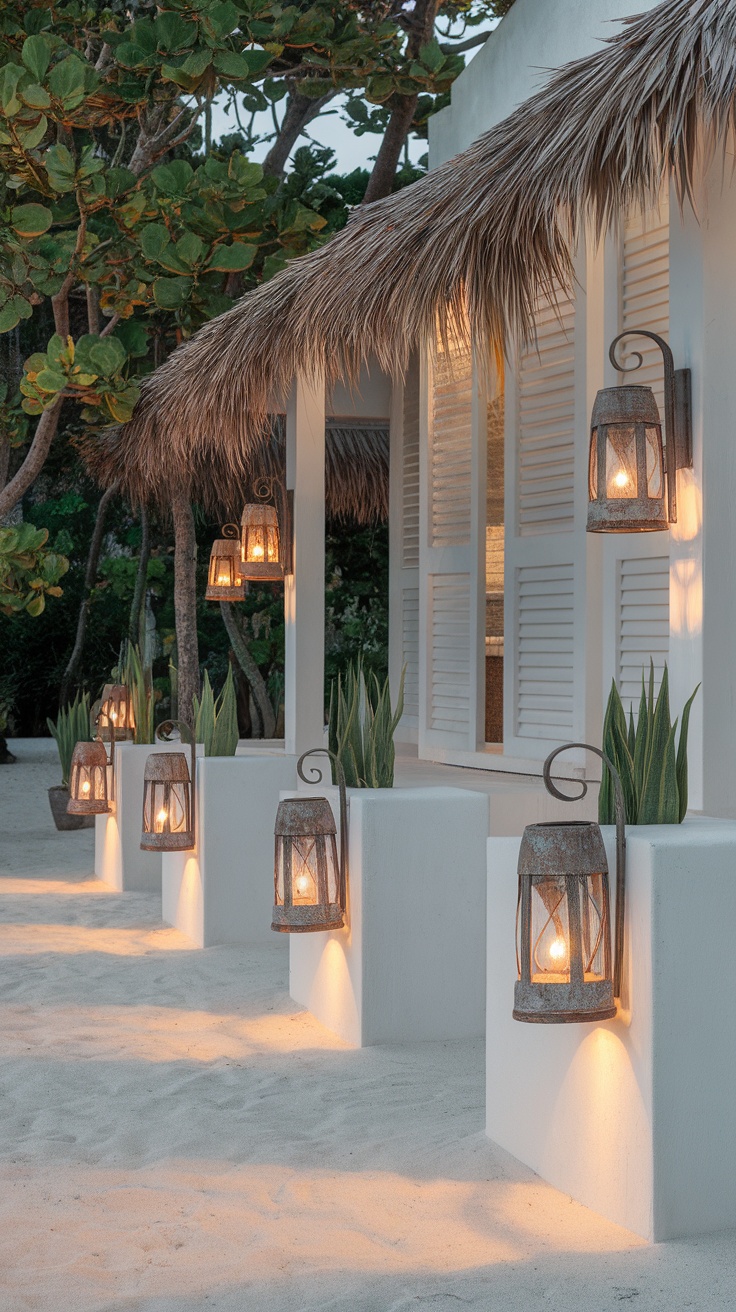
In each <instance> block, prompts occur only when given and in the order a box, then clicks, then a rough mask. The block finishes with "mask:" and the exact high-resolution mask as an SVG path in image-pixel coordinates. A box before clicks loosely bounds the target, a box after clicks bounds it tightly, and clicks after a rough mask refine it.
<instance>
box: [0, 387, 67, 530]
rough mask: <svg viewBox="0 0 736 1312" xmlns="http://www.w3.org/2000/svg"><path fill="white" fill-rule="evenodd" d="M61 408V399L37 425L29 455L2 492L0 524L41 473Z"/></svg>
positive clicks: (51, 406)
mask: <svg viewBox="0 0 736 1312" xmlns="http://www.w3.org/2000/svg"><path fill="white" fill-rule="evenodd" d="M61 407H62V399H61V397H59V398H58V399H57V400H56V401H54V403H53V405H50V406H49V408H48V410H44V412H43V414H42V415H41V417H40V419H39V421H38V424H37V425H36V431H35V433H34V434H33V441H32V442H31V445H30V447H29V448H28V455H27V456H26V458H25V460H24V461H23V464H22V465H21V467H20V469H19V470H18V472H17V473H16V474H14V475H13V477H12V478H11V480H10V482H9V483H6V484H5V487H4V488H3V489H2V491H1V492H0V523H1V522H2V521H3V520H4V519H5V517H6V516H7V515H9V514H10V512H11V510H12V509H13V506H15V505H16V504H17V503H18V502H19V501H20V499H21V497H22V496H23V495H24V494H25V493H26V492H27V491H28V489H29V487H30V486H31V483H33V482H35V480H36V479H37V478H38V475H39V474H40V473H41V470H42V469H43V467H44V464H45V462H46V457H47V455H48V453H49V450H50V448H51V443H52V442H53V440H54V436H55V434H56V429H57V428H58V425H59V415H60V414H61Z"/></svg>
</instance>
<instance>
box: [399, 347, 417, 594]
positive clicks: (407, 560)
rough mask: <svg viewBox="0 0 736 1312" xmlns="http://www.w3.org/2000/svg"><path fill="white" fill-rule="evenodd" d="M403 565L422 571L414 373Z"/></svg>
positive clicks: (408, 395)
mask: <svg viewBox="0 0 736 1312" xmlns="http://www.w3.org/2000/svg"><path fill="white" fill-rule="evenodd" d="M403 420H404V424H403V450H402V471H401V476H402V482H401V487H402V494H401V501H402V521H401V523H402V538H401V564H402V566H403V567H404V569H417V568H418V567H419V380H418V377H417V374H416V371H410V373H409V375H408V376H407V380H406V387H405V388H404V415H403Z"/></svg>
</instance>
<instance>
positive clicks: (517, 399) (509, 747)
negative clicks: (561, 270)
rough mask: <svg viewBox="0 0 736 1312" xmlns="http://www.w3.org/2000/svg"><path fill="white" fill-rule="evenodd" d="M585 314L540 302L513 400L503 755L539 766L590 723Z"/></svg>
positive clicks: (567, 304) (562, 302)
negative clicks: (583, 485)
mask: <svg viewBox="0 0 736 1312" xmlns="http://www.w3.org/2000/svg"><path fill="white" fill-rule="evenodd" d="M576 316H577V310H576V306H575V304H574V303H573V302H572V301H571V300H570V299H569V298H568V297H564V296H562V295H560V298H559V301H558V304H557V305H556V306H554V305H552V304H550V303H549V302H546V301H545V302H543V303H542V304H540V306H539V309H538V311H537V316H536V332H537V340H536V342H535V343H532V344H530V345H529V346H528V347H527V348H526V349H524V350H522V351H520V352H519V354H518V357H517V362H516V368H515V371H514V385H513V386H510V387H509V388H507V393H506V396H507V407H506V408H507V418H506V444H507V445H506V469H507V471H508V473H507V497H506V524H507V533H506V566H505V625H504V632H505V641H504V685H505V688H504V751H505V753H506V754H508V755H511V756H515V757H521V758H528V759H530V760H535V761H536V760H543V759H544V757H545V756H546V755H547V754H548V752H549V751H550V750H551V749H552V747H553V746H554V745H555V744H557V743H561V742H564V741H566V740H569V739H572V738H576V737H577V738H579V737H580V732H581V730H582V726H583V723H584V718H583V717H584V709H585V708H584V646H585V617H584V608H583V606H582V599H581V594H582V592H583V589H584V561H585V535H584V532H583V531H581V527H580V522H579V521H580V516H579V515H578V516H577V518H576V507H575V496H576V457H577V453H578V450H579V449H580V440H579V438H580V432H579V430H580V417H579V415H578V414H577V406H578V401H577V392H576V385H575V343H576V332H577V324H576ZM583 432H584V428H583Z"/></svg>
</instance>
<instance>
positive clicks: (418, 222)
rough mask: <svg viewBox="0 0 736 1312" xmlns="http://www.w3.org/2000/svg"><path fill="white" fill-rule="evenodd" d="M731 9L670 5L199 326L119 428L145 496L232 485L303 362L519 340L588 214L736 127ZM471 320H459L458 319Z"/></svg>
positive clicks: (643, 195)
mask: <svg viewBox="0 0 736 1312" xmlns="http://www.w3.org/2000/svg"><path fill="white" fill-rule="evenodd" d="M735 95H736V0H665V3H663V4H660V5H658V6H657V7H656V8H655V9H652V10H651V11H650V12H649V13H647V14H645V15H644V16H643V17H636V18H631V19H628V20H627V22H626V26H625V28H624V30H623V31H622V32H621V33H620V34H619V35H617V36H615V37H613V38H612V39H610V40H609V41H607V42H606V43H605V45H604V46H603V48H602V49H601V50H599V51H597V52H596V53H595V54H593V55H590V56H588V57H587V58H585V59H580V60H577V61H576V62H574V63H571V64H568V65H566V66H565V67H563V68H562V69H560V70H559V71H558V72H556V73H554V74H553V75H552V77H551V78H550V80H549V82H548V84H547V86H546V87H545V88H544V89H543V90H542V91H541V92H540V93H539V94H538V95H536V96H534V97H533V98H532V99H530V100H528V101H527V102H526V103H525V104H524V105H522V106H521V107H520V108H519V109H518V110H517V111H515V113H513V114H512V115H511V116H510V117H509V118H507V119H506V120H504V121H503V122H502V123H500V124H498V125H497V126H496V127H495V128H493V129H492V130H491V131H490V132H487V133H485V134H484V135H483V136H481V137H480V138H479V139H478V140H477V141H476V142H475V143H474V144H473V145H472V146H471V147H470V148H469V149H468V150H466V151H464V152H463V153H462V154H460V155H458V156H457V157H456V158H455V159H452V160H449V161H448V162H447V163H446V164H443V165H442V166H441V167H440V168H438V169H435V170H434V171H433V172H431V173H430V174H428V175H427V177H426V178H423V179H421V180H420V181H419V182H416V183H415V184H414V185H413V186H411V187H407V188H406V189H405V190H403V191H400V192H399V193H398V194H396V195H393V196H390V197H388V198H387V199H386V200H382V201H378V202H376V203H375V204H373V205H370V206H367V207H365V208H364V209H360V210H358V211H356V213H355V214H354V215H353V217H352V218H351V220H350V222H349V224H348V226H347V227H346V228H345V229H343V230H342V231H341V232H339V233H337V234H336V235H335V236H334V237H333V238H332V239H331V241H330V242H329V243H327V244H326V245H325V246H324V247H322V248H321V249H319V250H317V251H315V252H313V253H311V254H309V255H306V256H302V257H301V258H300V259H298V260H295V261H293V263H291V264H290V265H289V266H288V267H287V268H286V269H285V270H284V271H283V272H282V273H280V274H278V275H277V276H276V277H275V278H273V279H272V281H271V282H269V283H265V284H263V285H262V286H261V287H258V288H257V289H256V290H255V291H253V292H250V293H249V294H248V295H247V296H245V297H243V299H242V300H241V301H240V302H239V303H238V304H237V305H235V306H234V307H233V309H232V310H229V311H227V313H225V314H223V315H221V316H220V317H219V318H217V319H214V320H213V321H212V322H211V323H209V324H207V325H205V327H203V328H201V329H200V331H199V332H198V333H197V334H196V336H195V337H194V338H192V340H191V341H189V342H187V343H186V344H185V345H183V346H180V347H179V349H178V350H177V351H175V352H174V354H173V355H172V356H171V358H170V359H169V360H167V361H166V363H165V364H164V365H162V366H161V367H160V368H159V369H158V370H157V371H156V372H155V373H154V374H153V375H151V376H150V377H149V378H147V379H146V380H145V381H144V383H143V395H142V398H141V400H140V402H139V404H138V407H137V408H136V411H135V414H134V416H133V419H132V421H131V422H130V423H129V424H127V425H126V426H125V428H124V429H122V430H121V432H120V433H118V434H117V435H116V437H115V439H114V442H115V444H116V450H117V452H118V456H119V459H118V460H116V461H115V467H114V471H113V469H109V470H108V475H107V476H108V477H112V474H113V472H114V474H115V476H118V475H119V473H120V464H121V463H122V466H123V468H124V469H125V470H126V471H127V476H128V478H129V479H130V480H131V482H132V484H133V485H134V486H135V487H136V488H137V489H138V490H139V492H140V494H141V495H147V496H151V495H156V491H157V490H158V489H160V488H161V485H162V482H163V484H164V486H165V485H166V483H167V482H168V481H170V480H171V479H173V478H176V477H177V476H181V474H182V471H185V473H186V476H187V477H189V478H191V479H192V481H193V483H194V484H195V485H196V484H197V483H198V482H199V480H200V479H201V477H202V476H203V474H204V473H205V472H206V474H207V476H208V477H210V478H212V479H213V480H216V482H217V484H218V485H220V486H222V485H226V484H227V482H228V481H232V479H233V478H239V477H240V476H242V474H243V470H244V468H245V466H246V465H247V463H248V460H249V457H250V455H251V453H252V452H253V451H254V449H255V448H257V446H258V445H259V443H262V441H263V434H264V432H265V431H266V430H267V413H268V409H269V404H270V403H272V402H271V399H272V398H273V397H275V396H284V395H286V393H287V390H288V387H289V385H290V383H291V379H292V377H293V375H294V373H295V371H296V370H297V368H300V369H304V370H306V371H310V370H315V371H324V373H325V376H326V378H327V382H328V385H329V384H330V383H333V382H335V381H336V380H338V379H340V378H343V379H355V378H356V377H357V375H358V372H359V370H360V367H361V365H362V364H364V363H365V362H366V361H368V360H369V359H371V358H375V359H376V361H377V362H378V365H379V367H380V368H381V369H383V370H385V371H386V372H388V373H392V374H398V373H401V372H402V370H403V369H404V368H405V366H406V361H407V358H408V352H409V350H410V349H411V347H412V346H413V345H414V344H415V343H417V342H419V341H422V340H423V339H425V337H426V336H428V335H429V334H430V333H431V332H432V331H433V328H434V325H435V323H436V321H437V320H439V324H440V332H441V333H442V334H444V333H446V332H448V331H450V330H458V331H460V332H462V331H464V328H463V325H464V323H465V322H469V325H470V329H471V331H472V332H473V334H474V335H475V336H476V340H478V341H487V342H489V343H490V344H491V346H492V347H493V348H495V350H496V351H497V352H500V351H502V350H503V349H504V347H505V345H506V343H507V342H508V341H509V340H510V339H511V338H515V339H518V338H520V337H524V336H526V335H528V334H529V333H530V330H531V327H532V317H533V307H534V304H535V301H536V299H537V297H538V296H539V295H540V294H541V295H545V294H549V292H550V291H551V290H552V289H554V288H555V287H556V286H561V287H563V288H570V286H571V285H572V281H573V273H572V261H571V251H572V250H574V249H575V247H576V245H577V242H578V236H579V234H580V232H581V230H582V227H583V225H588V224H590V225H591V226H592V228H593V230H594V231H595V232H597V233H599V234H600V233H601V232H603V231H605V230H606V229H607V228H608V227H609V225H610V224H611V223H613V222H614V221H615V220H616V219H617V218H618V217H619V216H620V215H621V214H622V213H624V212H625V211H626V210H627V209H628V208H629V207H630V206H632V205H644V204H646V203H648V202H651V201H652V200H653V199H654V198H656V197H657V196H658V195H659V193H660V188H661V185H662V183H663V180H664V178H665V177H666V176H667V175H668V174H669V173H671V174H672V175H673V176H674V180H675V184H676V188H677V192H678V194H679V196H680V200H681V203H684V201H685V199H686V198H687V197H688V196H689V195H690V194H691V189H692V173H693V168H694V164H695V160H696V156H697V151H698V144H699V142H700V141H702V140H703V139H706V140H710V141H711V143H712V142H714V141H716V140H718V139H721V140H723V139H724V137H725V134H726V131H727V129H728V128H729V127H730V126H731V125H732V124H733V122H734V98H735ZM466 312H467V320H466Z"/></svg>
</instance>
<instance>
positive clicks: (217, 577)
mask: <svg viewBox="0 0 736 1312" xmlns="http://www.w3.org/2000/svg"><path fill="white" fill-rule="evenodd" d="M238 577H239V576H238V561H237V560H235V559H234V558H233V556H232V555H227V556H223V555H219V554H217V555H216V554H215V553H214V551H213V554H212V556H211V558H210V577H209V582H210V584H211V585H212V586H213V587H216V588H234V587H235V586H236V585H237V583H238Z"/></svg>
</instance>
